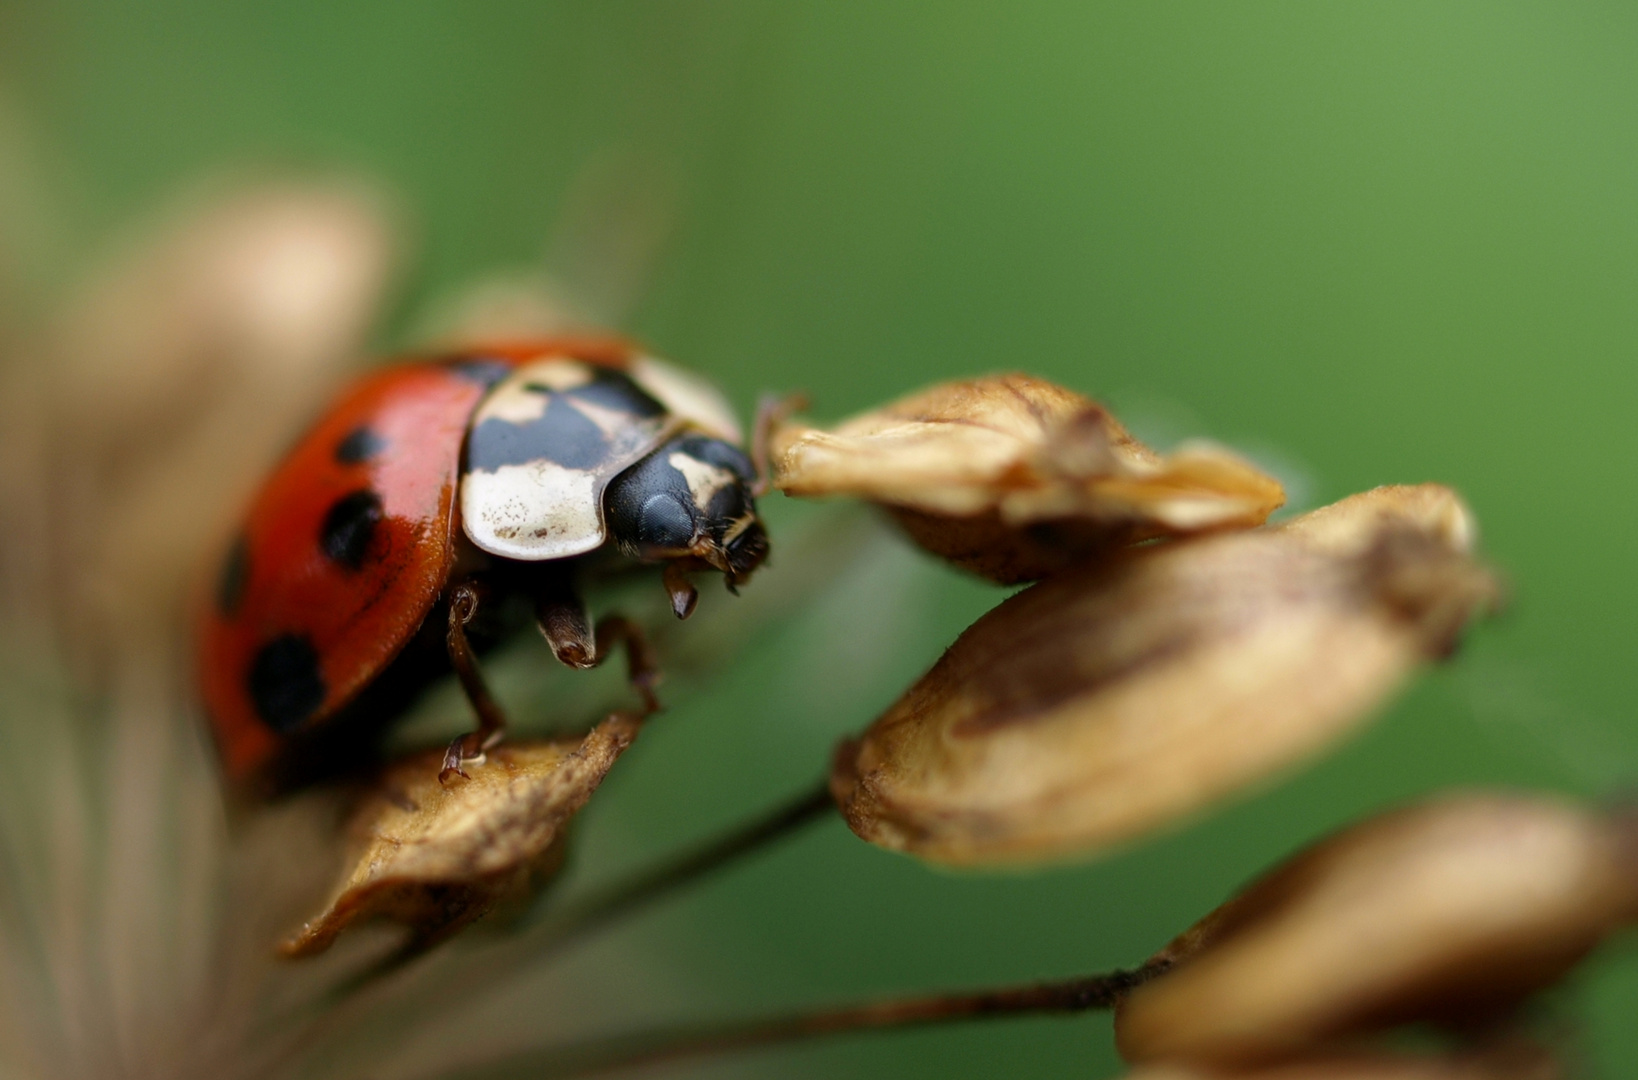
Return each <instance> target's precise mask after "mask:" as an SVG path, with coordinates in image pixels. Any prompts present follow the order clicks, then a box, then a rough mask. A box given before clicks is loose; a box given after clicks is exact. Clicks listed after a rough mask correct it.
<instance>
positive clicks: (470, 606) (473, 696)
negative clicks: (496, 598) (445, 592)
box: [438, 581, 506, 784]
mask: <svg viewBox="0 0 1638 1080" xmlns="http://www.w3.org/2000/svg"><path fill="white" fill-rule="evenodd" d="M477 613H478V592H477V590H476V589H475V588H473V587H472V584H471V583H470V582H464V581H463V582H461V583H460V584H458V585H456V586H455V587H454V588H453V589H451V590H450V595H449V636H448V639H447V643H448V645H449V661H450V664H451V665H452V666H453V667H454V668H455V676H456V678H457V679H459V680H460V683H461V689H462V690H463V691H464V692H465V693H466V699H467V700H468V701H470V702H471V703H472V710H473V711H474V712H476V713H477V714H478V730H477V731H474V732H472V733H471V734H469V735H462V736H460V737H459V738H457V739H456V740H455V741H454V742H452V743H450V744H449V749H448V750H446V751H444V765H443V768H442V769H440V770H439V772H438V782H439V783H441V784H448V783H449V781H450V780H451V779H453V778H454V777H456V776H460V777H463V778H465V779H471V777H469V776H467V773H466V770H464V769H462V768H461V765H462V763H463V762H481V761H482V760H483V755H484V751H486V750H490V749H493V748H494V747H495V746H496V745H497V744H499V742H500V741H501V738H502V737H503V736H504V735H505V734H506V714H505V713H504V712H502V711H501V707H500V705H499V704H497V703H496V701H495V699H494V697H493V696H492V695H491V694H490V693H489V687H488V685H487V684H486V683H485V682H484V681H483V672H481V671H479V670H478V658H477V655H476V654H475V653H474V652H473V650H472V644H471V642H469V641H467V638H466V624H467V623H469V622H471V621H472V617H473V616H474V615H476V614H477Z"/></svg>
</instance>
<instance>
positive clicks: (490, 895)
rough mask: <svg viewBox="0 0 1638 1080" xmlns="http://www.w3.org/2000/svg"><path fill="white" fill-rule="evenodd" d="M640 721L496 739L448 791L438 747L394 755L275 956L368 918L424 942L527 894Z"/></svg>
mask: <svg viewBox="0 0 1638 1080" xmlns="http://www.w3.org/2000/svg"><path fill="white" fill-rule="evenodd" d="M638 726H639V725H638V723H637V721H635V720H633V719H631V718H630V717H628V716H625V715H622V714H618V713H617V714H615V715H614V716H612V717H610V718H609V719H608V720H606V721H604V722H603V723H602V724H600V725H599V726H598V727H597V728H595V729H593V730H592V732H591V733H590V734H588V735H587V736H586V737H585V739H584V740H573V739H569V740H561V741H553V742H514V743H505V744H502V745H501V746H500V747H498V748H496V749H494V750H491V751H490V752H489V754H488V755H487V758H486V760H485V761H483V762H481V763H476V764H474V763H467V764H466V766H465V768H466V770H467V772H468V773H469V774H470V778H469V779H466V780H461V781H456V782H453V783H451V784H450V785H449V786H448V787H445V786H443V785H442V784H440V783H439V782H438V766H439V763H440V762H441V761H442V759H443V751H442V750H437V751H432V752H429V753H425V754H416V755H413V756H411V757H408V758H405V759H403V760H401V761H399V762H397V763H395V764H394V765H393V767H392V768H391V769H389V770H388V772H387V773H386V774H385V775H384V776H383V778H382V779H381V781H380V782H379V783H378V784H377V785H376V787H375V788H374V790H373V791H372V792H371V794H370V795H369V796H368V797H367V798H366V799H365V800H364V802H363V803H362V805H360V807H359V808H358V810H357V812H356V813H355V814H354V817H353V821H352V827H351V832H352V833H353V835H354V838H355V842H354V850H353V851H352V852H351V853H350V855H349V857H348V863H347V869H346V871H345V872H344V874H343V875H342V880H341V883H340V885H339V887H338V888H337V889H336V891H335V894H334V896H333V897H332V898H331V900H330V902H329V904H328V905H326V907H325V909H324V911H323V912H321V913H320V914H319V915H318V916H317V917H316V918H314V919H313V920H311V921H310V922H308V923H307V924H306V925H305V926H303V927H302V928H301V930H300V931H298V932H297V933H296V934H295V935H293V936H292V937H291V938H290V939H289V940H287V941H286V942H285V943H284V945H283V947H282V949H283V952H284V954H285V955H286V956H291V957H303V956H312V955H314V954H316V953H320V952H323V951H324V950H325V949H328V948H329V947H330V945H331V943H332V942H334V940H335V938H336V935H337V934H339V933H341V932H342V931H343V930H345V929H346V928H347V927H348V926H350V925H351V924H353V923H354V922H356V921H358V920H360V919H365V918H372V917H373V918H385V919H390V920H392V921H395V922H399V923H403V924H404V925H406V926H408V927H409V928H410V931H411V933H412V935H413V937H412V940H414V941H416V942H417V943H418V944H423V945H424V944H429V943H431V942H433V941H436V940H439V939H441V938H443V937H446V936H448V935H449V934H452V933H454V932H455V931H457V930H459V929H461V928H462V927H464V926H466V925H467V924H468V923H470V922H472V921H473V920H475V919H477V918H479V917H481V916H483V915H485V914H487V913H488V912H489V911H491V910H493V909H494V908H495V906H496V905H497V904H500V903H502V902H505V901H507V900H511V899H514V898H518V897H520V896H522V895H527V894H528V892H530V891H532V890H533V889H534V888H536V887H538V886H539V885H540V884H542V883H543V882H544V881H545V880H546V879H547V878H549V877H550V876H551V875H552V874H553V873H555V872H556V870H557V868H558V865H559V863H560V862H561V861H562V856H563V841H564V838H565V836H566V831H567V826H568V824H569V821H570V819H571V818H573V817H574V815H575V813H576V812H577V811H579V809H580V808H581V807H582V806H584V805H585V803H586V800H587V799H589V798H591V795H592V792H594V791H596V790H597V786H598V785H599V784H601V783H602V782H603V777H604V776H605V775H606V774H607V773H608V771H609V768H610V767H611V766H612V765H613V764H614V761H615V759H616V758H618V757H619V756H620V754H621V753H622V752H624V750H625V749H626V747H627V746H629V745H631V741H632V739H634V738H636V735H637V730H638Z"/></svg>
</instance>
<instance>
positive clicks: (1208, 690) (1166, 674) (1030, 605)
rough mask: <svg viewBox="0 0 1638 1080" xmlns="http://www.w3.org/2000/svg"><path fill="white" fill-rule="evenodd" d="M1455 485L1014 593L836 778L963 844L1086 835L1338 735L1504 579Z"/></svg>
mask: <svg viewBox="0 0 1638 1080" xmlns="http://www.w3.org/2000/svg"><path fill="white" fill-rule="evenodd" d="M1473 532H1474V529H1473V526H1472V524H1471V519H1470V518H1469V516H1468V514H1467V511H1466V509H1465V508H1464V507H1463V506H1462V504H1461V501H1460V500H1459V499H1458V498H1457V497H1456V495H1455V494H1454V493H1453V492H1451V491H1450V490H1449V489H1448V488H1443V487H1439V486H1437V485H1424V486H1421V487H1388V488H1378V489H1376V490H1374V491H1370V492H1366V493H1364V494H1362V495H1356V496H1353V497H1352V498H1349V499H1345V500H1343V501H1342V502H1340V503H1337V504H1336V505H1334V506H1330V507H1326V508H1325V509H1323V510H1318V511H1315V512H1314V513H1312V514H1308V515H1305V516H1303V517H1300V518H1297V519H1295V520H1293V521H1291V522H1289V523H1287V524H1284V525H1280V526H1274V527H1267V528H1263V529H1258V530H1253V531H1249V532H1240V533H1230V534H1221V535H1216V536H1210V537H1203V538H1199V539H1196V540H1190V541H1181V542H1176V543H1171V544H1164V545H1156V546H1150V547H1145V548H1139V549H1134V550H1133V551H1130V552H1126V553H1124V554H1122V555H1121V556H1120V557H1119V558H1117V559H1114V560H1113V561H1111V562H1109V563H1107V564H1099V565H1096V566H1089V567H1085V568H1083V569H1081V570H1077V571H1072V572H1069V573H1065V574H1061V575H1058V576H1056V577H1053V578H1050V579H1048V580H1047V581H1044V582H1041V583H1040V584H1037V585H1035V586H1033V587H1032V588H1029V589H1026V590H1025V591H1023V592H1021V593H1019V594H1017V595H1016V596H1013V597H1011V598H1010V599H1008V600H1007V601H1006V602H1004V603H1003V604H1001V605H1000V606H999V607H997V608H996V609H995V610H993V611H991V612H990V613H989V614H987V615H985V616H984V617H983V618H982V619H980V620H979V621H978V622H976V623H974V624H973V625H972V626H971V627H970V628H969V629H968V630H967V631H966V632H965V633H963V634H962V635H961V637H960V639H958V640H957V641H956V643H955V644H954V645H952V646H951V647H950V649H949V650H948V651H947V652H946V653H945V654H944V656H943V658H942V659H940V660H939V662H938V663H937V664H936V665H935V666H934V667H933V669H932V670H931V671H929V672H928V673H927V674H926V675H924V676H923V677H922V678H921V680H920V681H919V682H917V683H916V685H915V686H913V687H912V688H911V689H910V690H909V691H908V692H907V693H906V694H905V695H904V696H903V697H902V698H900V699H899V701H898V702H897V703H896V704H894V705H893V706H892V707H891V708H889V709H888V711H887V712H886V713H885V714H883V715H882V716H881V717H880V718H879V719H878V720H877V721H876V722H875V723H874V724H873V725H872V726H871V727H870V728H869V729H868V730H867V731H866V732H865V733H864V735H863V736H861V737H860V738H859V739H857V740H855V741H852V742H849V743H846V744H844V745H843V746H842V747H841V748H840V749H839V750H838V752H837V756H836V759H835V764H834V768H833V772H832V777H831V789H832V791H833V793H834V794H835V796H836V800H837V802H838V804H839V805H840V806H841V809H842V812H843V814H844V815H845V816H846V818H847V820H848V823H849V824H850V825H851V826H852V828H853V831H854V832H856V833H858V834H859V835H860V836H861V837H863V838H864V839H866V840H869V841H871V842H872V843H875V844H879V845H881V846H883V847H887V848H893V849H897V850H903V851H907V852H909V853H911V854H914V855H917V856H919V857H921V858H924V859H928V860H932V861H935V862H942V863H951V864H981V863H997V862H1021V861H1036V860H1041V859H1047V858H1053V857H1061V856H1065V855H1071V854H1076V853H1084V852H1087V851H1090V850H1093V849H1096V848H1099V847H1103V846H1106V845H1109V844H1112V843H1114V842H1117V841H1120V840H1124V839H1126V838H1128V837H1132V836H1135V835H1137V834H1139V833H1141V832H1144V831H1146V830H1148V829H1152V828H1154V827H1156V826H1159V825H1161V824H1163V823H1165V822H1167V821H1170V820H1172V819H1175V818H1177V817H1179V816H1181V815H1183V814H1186V813H1188V812H1190V811H1192V810H1195V809H1197V808H1199V807H1201V806H1204V805H1206V804H1207V803H1210V802H1212V801H1213V800H1215V799H1218V798H1220V797H1222V796H1224V795H1226V794H1228V793H1230V792H1232V791H1234V790H1236V789H1238V788H1241V787H1243V786H1244V785H1246V784H1249V783H1251V782H1253V781H1256V780H1258V779H1260V778H1262V777H1264V776H1266V775H1267V774H1269V773H1270V772H1272V771H1274V770H1276V769H1279V768H1281V767H1283V766H1286V765H1289V764H1291V763H1293V762H1295V761H1298V760H1300V759H1302V758H1305V757H1307V756H1309V755H1311V754H1314V753H1316V752H1318V751H1319V750H1320V749H1322V748H1323V747H1325V746H1327V745H1328V744H1330V743H1332V742H1333V741H1334V740H1336V739H1337V738H1338V737H1340V736H1341V735H1342V734H1343V733H1344V732H1346V731H1348V730H1349V729H1350V728H1352V727H1353V726H1354V725H1356V724H1357V723H1358V722H1359V721H1360V719H1361V717H1363V716H1364V715H1365V714H1366V713H1368V712H1369V711H1370V710H1371V709H1372V708H1373V707H1374V706H1375V705H1376V704H1377V703H1378V702H1380V701H1381V700H1382V698H1383V697H1384V696H1385V695H1386V694H1387V693H1388V692H1389V691H1391V690H1392V689H1393V688H1394V687H1395V686H1397V685H1398V684H1399V682H1400V681H1401V680H1402V679H1403V677H1404V676H1405V675H1406V673H1407V672H1409V671H1410V670H1411V669H1412V668H1413V667H1415V666H1416V665H1417V664H1418V663H1420V662H1422V661H1423V660H1426V659H1427V658H1429V657H1433V656H1439V655H1442V654H1443V653H1445V652H1447V651H1448V650H1449V649H1450V647H1451V645H1452V644H1453V642H1454V641H1455V638H1456V636H1457V634H1458V633H1459V631H1460V630H1461V628H1462V626H1463V625H1464V624H1465V622H1466V620H1467V618H1468V617H1469V615H1470V613H1471V612H1472V611H1473V610H1474V609H1475V607H1477V606H1480V605H1483V604H1485V603H1487V602H1489V601H1491V600H1492V599H1493V598H1494V597H1495V593H1496V584H1495V581H1494V579H1493V578H1492V577H1491V575H1490V574H1489V573H1488V572H1487V571H1486V570H1484V569H1483V567H1481V566H1480V565H1479V564H1478V563H1476V562H1475V561H1474V560H1473V558H1472V557H1471V555H1470V554H1469V547H1470V545H1471V543H1472V539H1473Z"/></svg>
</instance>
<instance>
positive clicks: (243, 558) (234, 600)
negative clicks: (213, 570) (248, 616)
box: [216, 536, 250, 616]
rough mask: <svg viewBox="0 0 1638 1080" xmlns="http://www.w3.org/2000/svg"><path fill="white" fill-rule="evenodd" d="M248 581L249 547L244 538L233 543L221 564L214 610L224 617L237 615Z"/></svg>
mask: <svg viewBox="0 0 1638 1080" xmlns="http://www.w3.org/2000/svg"><path fill="white" fill-rule="evenodd" d="M249 581H250V545H249V544H248V543H246V541H245V538H244V537H242V536H241V537H239V538H238V539H237V540H235V541H233V546H232V547H231V548H229V549H228V553H227V559H226V560H225V561H224V562H223V563H222V576H221V577H220V578H218V579H217V582H216V610H217V611H220V612H221V613H222V614H223V615H224V616H232V615H235V614H237V613H238V611H239V605H240V604H241V603H243V602H244V598H245V586H246V585H247V584H248V583H249Z"/></svg>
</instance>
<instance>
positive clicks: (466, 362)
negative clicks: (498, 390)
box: [444, 356, 512, 388]
mask: <svg viewBox="0 0 1638 1080" xmlns="http://www.w3.org/2000/svg"><path fill="white" fill-rule="evenodd" d="M444 366H445V367H447V368H449V370H450V371H451V372H453V373H454V374H456V375H458V376H460V377H461V378H463V379H466V380H468V381H470V382H475V383H477V384H478V385H479V386H482V387H486V388H487V387H491V386H494V385H495V384H496V383H498V382H500V381H501V380H502V379H504V378H506V376H507V375H509V374H511V372H512V365H511V364H508V363H507V362H506V361H504V360H495V359H492V358H490V357H487V356H463V357H460V358H459V359H456V360H450V361H449V362H447V363H446V364H445V365H444Z"/></svg>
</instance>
